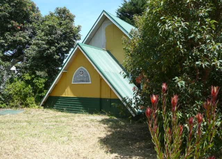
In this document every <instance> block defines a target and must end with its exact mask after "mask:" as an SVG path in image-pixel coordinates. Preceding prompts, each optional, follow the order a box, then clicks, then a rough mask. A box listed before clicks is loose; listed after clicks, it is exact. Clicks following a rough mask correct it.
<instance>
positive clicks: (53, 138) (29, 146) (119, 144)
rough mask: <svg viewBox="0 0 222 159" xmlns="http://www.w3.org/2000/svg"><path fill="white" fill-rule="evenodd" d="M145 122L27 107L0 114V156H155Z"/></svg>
mask: <svg viewBox="0 0 222 159" xmlns="http://www.w3.org/2000/svg"><path fill="white" fill-rule="evenodd" d="M152 147H153V146H152V144H151V141H150V138H149V134H148V130H147V127H146V125H145V124H136V123H134V124H132V123H129V122H128V121H126V120H123V119H117V118H111V117H108V116H105V115H89V114H69V113H62V112H57V111H53V110H46V109H27V110H25V112H23V113H20V114H17V115H5V116H0V158H1V159H14V158H16V159H29V158H30V159H43V158H44V159H57V158H58V159H63V158H64V159H75V158H77V159H79V158H96V159H106V158H155V157H154V156H155V155H153V154H154V151H153V149H152Z"/></svg>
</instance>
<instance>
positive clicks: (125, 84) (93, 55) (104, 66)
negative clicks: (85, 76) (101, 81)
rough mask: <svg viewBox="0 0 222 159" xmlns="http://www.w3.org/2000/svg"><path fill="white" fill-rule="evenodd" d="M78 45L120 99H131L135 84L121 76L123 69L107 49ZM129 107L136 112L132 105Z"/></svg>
mask: <svg viewBox="0 0 222 159" xmlns="http://www.w3.org/2000/svg"><path fill="white" fill-rule="evenodd" d="M78 45H79V46H80V48H81V49H82V50H83V51H84V53H85V54H86V56H87V57H88V58H89V59H90V61H91V62H92V63H93V64H94V66H95V67H96V68H97V69H98V70H99V72H100V73H101V74H102V75H103V77H104V78H105V79H106V80H107V82H108V83H109V84H110V85H111V86H112V88H113V89H114V90H115V91H116V93H117V94H118V95H119V96H120V97H121V98H122V99H126V98H129V99H133V87H135V85H134V84H132V83H130V81H129V79H128V78H124V77H123V73H125V72H124V70H123V69H122V67H121V66H120V65H119V64H118V63H117V62H116V60H115V59H114V58H113V57H112V56H111V55H110V53H109V52H108V51H105V50H103V49H100V48H97V47H94V46H90V45H86V44H82V43H79V44H78ZM130 109H131V110H133V111H134V113H135V112H137V111H136V109H135V108H134V107H133V106H131V107H130Z"/></svg>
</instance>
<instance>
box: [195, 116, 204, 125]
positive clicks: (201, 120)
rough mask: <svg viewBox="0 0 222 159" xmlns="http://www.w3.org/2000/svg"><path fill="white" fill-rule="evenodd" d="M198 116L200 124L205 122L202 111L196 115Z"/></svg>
mask: <svg viewBox="0 0 222 159" xmlns="http://www.w3.org/2000/svg"><path fill="white" fill-rule="evenodd" d="M196 118H197V122H198V124H201V123H202V122H203V115H202V114H201V113H198V114H197V115H196Z"/></svg>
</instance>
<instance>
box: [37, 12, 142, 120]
mask: <svg viewBox="0 0 222 159" xmlns="http://www.w3.org/2000/svg"><path fill="white" fill-rule="evenodd" d="M132 29H134V27H133V26H132V25H130V24H128V23H126V22H124V21H123V20H121V19H119V18H117V17H115V16H113V15H112V14H109V13H107V12H106V11H103V12H102V13H101V14H100V16H99V18H98V19H97V21H96V22H95V24H94V25H93V27H92V29H91V30H90V31H89V33H88V34H87V36H86V38H85V39H84V40H83V43H79V44H77V45H76V47H75V48H74V49H73V51H72V52H71V54H70V55H69V57H68V59H67V61H66V63H65V65H64V66H63V68H62V70H61V71H60V73H59V74H58V76H57V77H56V79H55V81H54V82H53V84H52V85H51V87H50V89H49V90H48V92H47V94H46V95H45V97H44V99H43V100H42V102H41V105H43V106H46V107H53V108H55V109H58V110H61V111H68V112H89V113H94V112H99V111H105V112H109V113H111V114H114V115H117V114H118V111H119V109H118V108H117V107H116V106H117V105H123V106H124V108H127V110H128V111H129V112H130V113H131V114H132V115H133V116H135V115H136V114H137V113H138V110H137V109H136V108H135V107H134V106H133V105H132V104H130V102H129V101H130V100H132V99H133V93H134V92H133V89H135V87H136V86H135V85H134V84H132V83H130V81H129V79H128V78H124V74H125V73H126V72H125V71H124V68H123V66H122V63H123V61H124V59H125V53H124V50H123V44H122V38H123V37H127V38H130V34H129V33H130V31H131V30H132Z"/></svg>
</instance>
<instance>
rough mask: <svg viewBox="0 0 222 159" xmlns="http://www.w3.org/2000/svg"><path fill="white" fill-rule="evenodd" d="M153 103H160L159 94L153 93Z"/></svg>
mask: <svg viewBox="0 0 222 159" xmlns="http://www.w3.org/2000/svg"><path fill="white" fill-rule="evenodd" d="M150 98H151V103H152V104H157V103H158V95H154V94H153V95H152V96H151V97H150Z"/></svg>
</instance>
